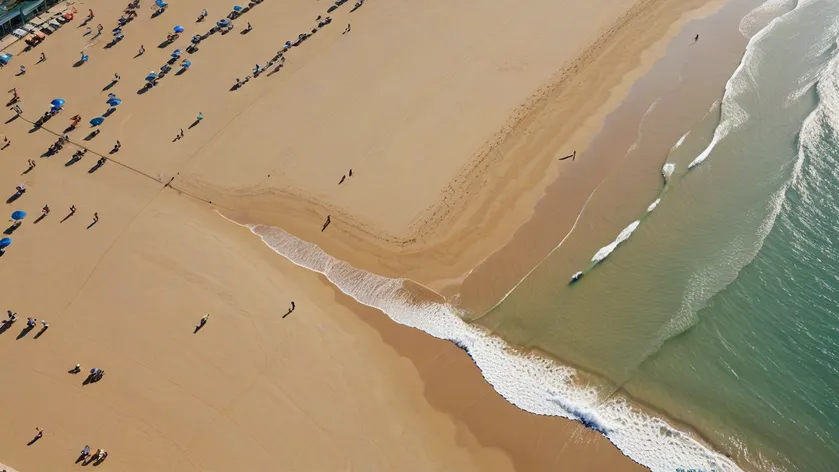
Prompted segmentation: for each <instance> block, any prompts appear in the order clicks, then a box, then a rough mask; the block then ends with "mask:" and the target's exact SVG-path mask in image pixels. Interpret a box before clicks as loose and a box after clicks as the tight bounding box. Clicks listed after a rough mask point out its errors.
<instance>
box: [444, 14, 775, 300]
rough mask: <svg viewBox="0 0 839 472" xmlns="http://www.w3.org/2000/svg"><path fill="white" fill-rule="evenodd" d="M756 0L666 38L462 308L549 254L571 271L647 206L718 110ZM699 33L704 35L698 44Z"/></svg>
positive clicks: (477, 278)
mask: <svg viewBox="0 0 839 472" xmlns="http://www.w3.org/2000/svg"><path fill="white" fill-rule="evenodd" d="M758 4H759V2H758V1H754V0H734V1H730V2H727V3H726V5H725V7H723V8H721V9H719V11H717V12H713V15H710V16H706V17H704V18H701V19H697V20H694V21H693V22H691V23H689V24H687V26H685V27H684V28H683V29H682V30H681V31H680V32H679V34H678V35H677V36H676V37H675V38H673V39H672V41H668V42H667V43H666V44H663V45H662V47H663V48H666V49H667V53H666V55H665V56H664V57H663V58H661V59H660V60H659V61H657V62H656V64H655V67H654V68H653V69H652V70H651V71H650V72H649V73H648V74H646V75H645V76H644V77H643V78H641V79H640V80H638V81H636V82H634V83H633V86H632V88H631V90H630V91H629V92H628V95H627V97H626V99H625V100H624V101H623V102H621V103H620V106H619V107H618V108H617V109H616V110H615V111H614V112H613V113H611V114H610V115H609V116H608V117H607V119H606V120H605V121H604V124H603V129H602V130H601V132H600V133H599V134H597V135H596V137H595V138H594V139H593V141H592V143H591V145H590V146H589V147H588V148H587V149H586V150H585V151H584V152H583V153H579V154H578V156H577V159H576V160H575V161H574V162H571V161H564V162H561V163H560V165H563V166H565V167H566V168H569V169H570V168H572V167H573V172H570V171H569V172H567V173H565V174H562V175H560V176H559V177H558V178H557V179H556V181H555V182H553V183H552V184H551V185H550V186H549V187H548V188H547V190H546V193H545V196H544V198H542V199H541V200H540V201H539V203H538V205H536V207H535V209H534V213H533V216H532V218H531V219H530V220H529V221H528V222H527V223H526V224H524V225H522V226H521V227H520V228H519V229H518V230H516V231H515V235H514V236H513V237H512V240H511V241H510V242H509V243H508V244H506V245H504V246H503V247H502V248H500V249H499V250H497V251H495V252H494V253H493V254H492V255H491V256H489V257H488V258H487V259H486V260H484V261H482V262H481V264H479V265H478V266H477V267H475V268H474V269H473V270H472V271H471V272H470V273H469V275H468V277H466V278H465V280H464V281H463V284H462V286H461V291H460V293H459V300H458V302H459V306H460V307H461V308H462V309H464V310H466V311H468V312H470V313H472V314H474V315H475V316H480V315H481V314H483V313H485V312H486V310H489V309H490V308H492V307H493V306H494V305H495V304H497V303H498V302H499V301H500V300H501V299H502V298H503V297H504V296H505V295H506V294H507V293H508V292H509V291H511V290H512V289H513V287H515V286H516V284H517V283H519V282H520V281H521V280H522V279H523V278H524V277H525V276H526V275H527V274H528V273H529V272H530V271H531V270H533V268H534V267H536V266H537V265H539V263H540V262H541V261H542V260H543V259H546V258H547V257H548V255H549V254H550V255H551V258H552V261H553V262H552V267H553V269H552V270H564V271H565V272H567V274H568V280H570V278H571V275H572V274H574V273H576V272H577V271H581V270H583V269H585V268H586V267H588V266H589V265H590V264H591V258H592V256H594V254H595V253H596V252H597V250H598V249H600V248H601V247H603V246H606V245H607V244H609V243H611V242H612V241H613V240H614V238H615V237H616V236H617V235H618V233H619V232H620V231H621V230H622V229H624V228H625V227H626V226H627V225H629V224H630V223H631V222H632V221H634V220H635V219H637V218H638V217H640V216H641V215H642V214H643V212H644V210H645V209H646V208H647V206H648V205H650V204H651V203H652V202H653V201H654V200H655V199H656V197H657V195H658V194H659V192H660V191H661V189H662V188H663V186H664V179H663V176H662V166H663V164H664V163H665V161H666V159H667V156H668V153H669V152H670V150H671V149H672V148H673V147H674V146H675V145H676V143H677V142H678V141H679V139H680V138H681V137H682V136H683V135H684V133H686V131H687V130H689V129H691V128H692V127H693V125H694V124H696V123H697V122H699V121H701V120H702V119H703V118H704V117H705V116H706V115H708V114H709V113H710V114H713V113H717V114H718V113H719V109H718V107H717V108H714V106H713V105H714V104H715V102H716V101H718V100H719V99H720V98H721V97H722V93H723V90H724V88H725V83H726V81H727V80H728V78H729V77H730V76H731V74H732V72H733V71H734V69H735V68H736V67H737V64H739V61H740V58H741V57H742V53H743V50H744V49H745V44H746V40H745V39H744V38H743V37H742V35H741V34H740V32H739V31H738V29H737V25H738V24H739V22H740V19H741V18H743V16H744V15H745V14H746V13H748V12H749V11H750V10H751V9H752V8H754V7H755V6H757V5H758ZM708 8H719V6H718V5H716V6H715V5H709V7H708ZM708 13H710V12H709V11H708V10H705V14H706V15H707V14H708ZM696 34H700V35H701V37H702V39H701V40H700V41H699V42H698V43H696V44H692V43H693V38H694V35H696ZM689 138H690V139H689V140H688V141H689V142H690V141H694V140H695V139H697V138H698V139H701V138H700V137H698V136H690V137H689ZM708 138H709V139H710V137H708ZM706 144H707V143H706ZM557 258H561V262H557Z"/></svg>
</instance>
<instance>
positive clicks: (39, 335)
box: [32, 326, 49, 339]
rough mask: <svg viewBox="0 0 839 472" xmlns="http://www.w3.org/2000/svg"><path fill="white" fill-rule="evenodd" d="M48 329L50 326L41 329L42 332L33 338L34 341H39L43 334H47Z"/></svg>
mask: <svg viewBox="0 0 839 472" xmlns="http://www.w3.org/2000/svg"><path fill="white" fill-rule="evenodd" d="M48 328H49V326H44V327H43V328H41V330H40V331H38V332H37V333H35V337H33V338H32V339H38V338H40V337H41V335H42V334H44V333H46V332H47V329H48Z"/></svg>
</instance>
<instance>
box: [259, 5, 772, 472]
mask: <svg viewBox="0 0 839 472" xmlns="http://www.w3.org/2000/svg"><path fill="white" fill-rule="evenodd" d="M742 3H743V4H745V3H746V2H742ZM755 6H757V4H755V5H751V6H749V7H748V8H746V9H745V10H743V12H741V13H743V15H740V16H739V17H736V18H737V20H738V21H737V23H738V24H739V20H740V19H742V18H743V16H744V15H745V13H748V12H749V11H751V9H752V8H754V7H755ZM709 8H711V9H713V10H714V12H715V11H716V9H715V8H713V7H709ZM698 17H699V18H704V16H698ZM692 19H695V18H691V20H692ZM683 26H684V25H682V27H683ZM738 32H739V30H738ZM741 39H742V38H741ZM669 42H670V41H668V43H669ZM746 42H747V41H746V40H744V41H743V43H744V45H745V43H746ZM653 62H654V63H655V62H657V60H656V61H653ZM730 72H731V71H730V70H729V71H728V74H727V75H725V77H726V78H727V77H729V76H730ZM723 84H724V82H723ZM717 98H718V97H717ZM657 104H658V101H656V102H655V103H653V105H651V106H650V107H649V108H648V109H647V110H646V111H645V112H644V113H643V114H642V115H643V117H642V118H641V119H642V120H644V119H646V115H647V114H648V113H649V112H650V111H652V109H653V108H654V107H655V106H656V105H657ZM702 104H703V107H700V109H701V110H704V111H703V112H702V113H700V115H699V116H698V117H696V119H701V116H702V115H703V114H704V115H707V113H708V110H707V107H708V103H704V102H703V103H702ZM712 106H713V105H712ZM639 133H640V129H639ZM680 136H681V138H680V140H679V144H681V141H683V140H684V138H685V137H686V135H685V134H681V135H680ZM639 137H640V136H639ZM636 139H638V138H636ZM674 143H675V141H674V142H673V143H670V148H676V147H678V145H674ZM670 148H669V149H670ZM630 152H631V151H630ZM656 178H657V179H659V181H660V179H661V175H660V172H659V173H658V174H657V177H656ZM656 192H660V189H659V190H656ZM659 196H661V194H660V193H659ZM650 201H652V200H649V201H646V200H645V202H646V203H644V206H645V207H646V206H648V205H649V204H650V203H649V202H650ZM246 226H249V225H246ZM275 229H276V228H275ZM252 231H253V232H254V233H255V234H257V235H260V231H259V230H256V229H254V228H252ZM289 236H291V237H294V236H293V235H290V234H289ZM263 240H264V235H263ZM300 242H301V243H303V241H300ZM266 244H267V245H269V247H272V248H273V249H274V250H275V251H276V252H277V253H278V254H281V255H283V256H284V257H286V258H288V259H289V260H292V261H294V262H295V263H297V264H300V265H304V266H305V264H302V263H301V262H300V261H295V260H294V258H293V257H292V256H290V255H289V254H288V253H285V252H284V251H283V250H281V249H278V248H277V247H275V246H273V245H272V244H271V243H270V242H268V241H266ZM312 244H314V243H312ZM315 248H317V249H318V250H321V249H320V248H318V247H317V246H315ZM499 251H500V250H499ZM324 256H326V254H324ZM326 257H333V256H331V255H330V256H326ZM335 259H339V258H335ZM344 262H346V261H344ZM327 265H328V266H331V264H327ZM306 267H308V266H306ZM309 268H310V269H311V270H315V271H317V272H320V273H322V274H324V275H327V273H326V272H327V271H328V270H331V267H330V269H317V268H314V267H309ZM352 269H355V270H357V271H361V272H367V271H365V270H364V269H360V268H356V267H353V268H352ZM341 272H343V270H342V271H341ZM472 272H473V271H470V275H471V274H472ZM368 275H373V274H372V273H369V274H368ZM327 278H328V279H329V280H330V281H331V282H332V283H333V284H334V285H335V286H336V288H337V289H340V290H341V291H343V292H344V293H345V294H347V295H350V296H351V297H353V298H355V299H356V300H357V301H359V302H361V303H363V304H365V305H368V306H373V307H375V308H378V309H379V310H381V311H383V312H385V313H387V314H388V316H390V317H391V318H392V319H394V320H396V321H397V322H399V323H404V324H407V325H409V326H415V325H414V324H413V323H412V322H406V320H404V319H397V318H394V317H393V316H392V315H391V314H390V312H388V311H387V310H386V309H385V308H383V307H382V306H378V305H375V304H371V303H370V302H369V301H362V300H361V299H359V298H356V297H357V295H353V294H352V293H350V291H347V288H346V287H345V286H342V285H341V283H340V282H338V281H336V280H334V279H333V278H332V277H330V276H329V275H327ZM405 279H406V280H402V282H403V283H411V282H414V283H418V282H415V281H414V280H412V279H410V278H408V277H406V278H405ZM420 286H421V291H424V290H428V291H429V292H433V290H432V289H431V288H430V287H427V286H423V285H422V284H420ZM409 291H410V292H411V293H414V292H413V291H411V290H409ZM435 299H436V300H437V301H436V303H439V302H440V300H439V298H438V296H437V294H429V295H426V296H421V297H420V298H419V299H414V300H413V303H418V304H419V306H424V305H427V304H428V303H429V301H430V300H435ZM387 304H388V302H386V305H387ZM461 308H462V307H461ZM415 327H416V326H415ZM419 329H421V330H423V331H425V332H428V330H426V329H423V328H419ZM429 334H431V333H429ZM485 334H486V335H487V336H495V335H494V334H492V333H490V332H489V331H486V333H485ZM432 336H435V337H440V338H441V339H446V337H445V336H443V337H441V336H439V335H438V334H432ZM449 340H451V341H452V342H453V343H454V344H456V345H458V346H459V347H461V348H462V349H464V350H466V351H467V352H468V353H469V354H470V357H472V359H473V361H474V362H475V363H476V364H477V365H478V367H479V369H480V370H481V371H482V372H483V373H484V374H483V375H485V376H486V372H485V369H483V368H481V362H480V361H479V360H478V359H476V358H475V357H474V356H473V354H472V350H471V349H470V348H469V347H468V344H467V345H466V346H464V345H463V344H462V341H461V340H458V339H456V338H449ZM511 348H512V349H515V347H512V346H511ZM530 352H531V353H537V352H538V350H533V351H530ZM514 355H521V356H524V357H526V358H528V357H530V354H528V353H527V352H522V353H519V354H514ZM537 355H538V356H540V357H542V358H543V359H545V360H546V361H548V362H559V363H560V365H562V366H568V367H572V368H573V369H575V370H576V371H578V373H579V374H580V375H587V374H586V371H585V369H581V368H579V367H573V366H571V365H569V364H568V363H565V362H563V361H562V360H561V359H556V358H554V357H553V356H551V355H550V354H549V353H546V352H541V353H538V354H537ZM572 377H573V375H572ZM487 380H489V379H487ZM490 383H492V381H490ZM493 385H496V384H493ZM495 388H496V390H497V391H500V390H499V389H498V387H497V386H496V387H495ZM502 396H504V397H505V398H507V400H508V401H511V402H513V403H515V404H516V405H517V406H519V407H522V405H521V404H520V403H518V402H516V401H514V400H513V399H511V398H510V397H508V396H507V395H504V393H502ZM619 398H622V399H625V400H627V401H629V403H630V404H631V405H632V406H634V407H636V408H638V409H639V410H640V411H641V412H643V413H642V414H648V415H650V416H651V417H652V418H655V419H657V418H665V419H667V423H668V424H669V425H671V426H672V427H673V428H675V430H676V431H679V432H681V433H687V435H688V436H691V437H693V438H694V440H697V441H698V442H699V443H701V444H703V445H704V447H706V448H708V449H709V450H711V451H714V450H715V448H716V447H718V446H714V445H712V443H711V442H710V441H708V440H707V438H705V437H704V436H703V435H702V434H701V433H699V432H698V431H697V430H695V429H694V428H693V427H692V426H690V425H689V424H687V423H682V422H680V421H676V420H674V419H673V418H672V417H671V416H669V415H668V414H667V413H666V412H664V411H659V410H657V409H656V408H654V407H653V406H651V405H646V404H644V403H643V402H639V401H637V400H635V399H633V398H632V397H631V396H629V395H626V393H625V392H622V393H621V394H620V395H619ZM522 408H523V409H525V410H526V411H530V412H534V411H533V410H532V409H531V408H528V407H522ZM536 413H537V414H544V413H542V412H536ZM575 420H576V421H578V422H580V423H581V424H583V425H585V426H586V427H587V428H588V429H590V430H594V431H600V432H604V433H605V431H608V430H601V429H600V428H601V426H598V420H596V419H593V418H587V417H586V416H585V415H583V416H582V417H581V418H580V417H578V418H575ZM607 437H608V435H607ZM610 441H612V442H613V443H614V444H616V445H617V446H618V448H619V449H621V451H622V452H624V453H625V454H627V457H629V458H631V459H633V460H634V461H637V460H638V459H637V456H635V457H634V456H633V453H632V452H627V451H626V450H625V449H624V447H621V446H622V445H621V444H617V443H616V441H615V439H614V438H610ZM618 442H619V441H618ZM717 459H719V460H720V461H721V462H719V464H718V465H717V466H719V467H721V468H722V469H723V470H739V468H738V466H737V465H735V464H734V463H733V462H731V457H730V456H728V457H725V456H724V455H722V453H720V456H719V457H718V458H717ZM639 463H644V462H639ZM647 463H648V462H647ZM711 467H712V469H711V470H717V469H714V468H713V467H715V466H714V465H711ZM744 470H748V469H744Z"/></svg>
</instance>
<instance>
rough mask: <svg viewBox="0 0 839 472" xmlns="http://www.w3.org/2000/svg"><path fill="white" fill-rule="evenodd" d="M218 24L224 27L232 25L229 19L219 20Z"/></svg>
mask: <svg viewBox="0 0 839 472" xmlns="http://www.w3.org/2000/svg"><path fill="white" fill-rule="evenodd" d="M216 24H217V25H219V26H222V27H224V26H227V25H229V24H230V20H228V19H227V18H222V19H220V20H218V23H216Z"/></svg>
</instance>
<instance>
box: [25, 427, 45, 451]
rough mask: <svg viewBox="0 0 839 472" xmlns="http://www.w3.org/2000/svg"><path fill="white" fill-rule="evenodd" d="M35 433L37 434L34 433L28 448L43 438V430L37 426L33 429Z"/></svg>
mask: <svg viewBox="0 0 839 472" xmlns="http://www.w3.org/2000/svg"><path fill="white" fill-rule="evenodd" d="M35 431H37V433H35V437H34V438H32V440H31V441H29V444H28V446H31V445H33V444H35V442H36V441H38V440H39V439H41V438H42V437H44V428H42V427H40V426H38V427H36V428H35Z"/></svg>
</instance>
